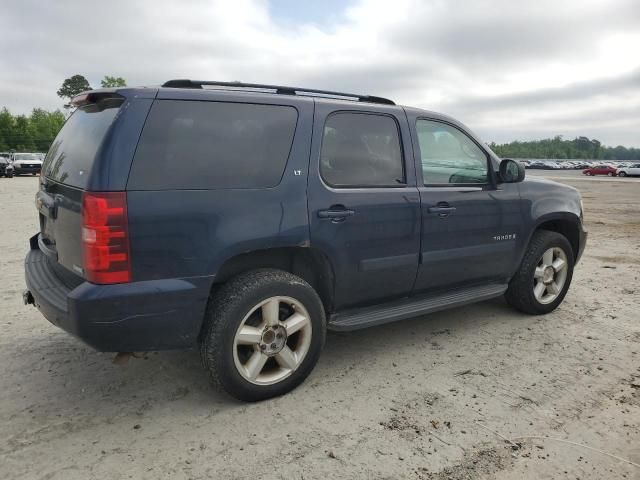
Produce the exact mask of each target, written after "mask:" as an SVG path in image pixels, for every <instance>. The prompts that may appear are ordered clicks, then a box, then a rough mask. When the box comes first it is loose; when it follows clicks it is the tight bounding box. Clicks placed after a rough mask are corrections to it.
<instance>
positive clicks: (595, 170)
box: [582, 165, 617, 177]
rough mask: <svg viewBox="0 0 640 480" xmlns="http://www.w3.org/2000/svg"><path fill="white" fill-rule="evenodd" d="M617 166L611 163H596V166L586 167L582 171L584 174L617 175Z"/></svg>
mask: <svg viewBox="0 0 640 480" xmlns="http://www.w3.org/2000/svg"><path fill="white" fill-rule="evenodd" d="M616 170H617V169H616V168H615V167H612V166H611V165H596V166H595V167H590V168H586V169H584V170H583V171H582V173H583V174H584V175H608V176H610V177H615V176H616Z"/></svg>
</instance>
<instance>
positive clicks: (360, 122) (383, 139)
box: [320, 112, 406, 188]
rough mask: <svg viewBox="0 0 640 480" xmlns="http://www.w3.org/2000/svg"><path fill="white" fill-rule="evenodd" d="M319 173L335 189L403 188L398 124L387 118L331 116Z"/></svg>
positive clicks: (368, 115)
mask: <svg viewBox="0 0 640 480" xmlns="http://www.w3.org/2000/svg"><path fill="white" fill-rule="evenodd" d="M320 172H321V174H322V178H323V179H324V181H325V182H326V183H328V184H329V185H331V186H332V187H341V188H345V187H399V186H404V184H405V183H406V182H405V175H404V168H403V165H402V149H401V147H400V135H399V133H398V124H397V123H396V121H395V120H394V119H393V118H392V117H390V116H387V115H376V114H368V113H351V112H339V113H334V114H332V115H331V116H329V118H327V121H326V123H325V126H324V132H323V138H322V153H321V158H320Z"/></svg>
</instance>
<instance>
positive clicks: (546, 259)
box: [533, 247, 568, 304]
mask: <svg viewBox="0 0 640 480" xmlns="http://www.w3.org/2000/svg"><path fill="white" fill-rule="evenodd" d="M567 263H568V262H567V255H566V253H564V250H562V249H561V248H558V247H552V248H549V249H548V250H547V251H545V252H544V253H543V254H542V257H541V258H540V260H539V261H538V265H537V267H536V269H535V271H534V274H533V294H534V296H535V297H536V300H537V301H538V302H540V303H542V304H548V303H551V302H553V301H554V300H555V299H556V298H558V295H560V292H562V288H563V287H564V284H565V281H566V280H567V271H568V267H567Z"/></svg>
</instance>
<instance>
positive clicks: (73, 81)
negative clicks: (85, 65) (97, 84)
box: [57, 75, 91, 100]
mask: <svg viewBox="0 0 640 480" xmlns="http://www.w3.org/2000/svg"><path fill="white" fill-rule="evenodd" d="M87 90H91V85H89V81H88V80H87V79H86V78H84V77H83V76H82V75H74V76H73V77H69V78H67V79H66V80H65V81H64V82H62V86H61V87H60V89H59V90H58V92H57V93H58V96H59V97H60V98H66V99H69V100H71V98H73V97H75V96H76V95H78V94H79V93H82V92H86V91H87Z"/></svg>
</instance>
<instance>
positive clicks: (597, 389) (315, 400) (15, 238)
mask: <svg viewBox="0 0 640 480" xmlns="http://www.w3.org/2000/svg"><path fill="white" fill-rule="evenodd" d="M563 178H564V177H563ZM601 180H603V181H601ZM563 181H566V182H567V183H571V184H573V185H574V186H576V187H578V188H579V189H580V190H581V191H582V192H583V195H584V201H585V206H586V212H587V214H586V220H587V224H588V228H589V230H590V240H589V246H588V248H587V251H586V253H585V256H584V259H583V261H582V263H581V264H580V265H579V266H578V268H577V271H576V274H575V277H574V282H573V285H572V287H571V290H570V292H569V294H568V296H567V298H566V300H565V302H564V304H563V305H562V306H561V307H560V308H559V309H558V310H557V311H555V312H554V313H553V314H550V315H548V316H545V317H530V316H525V315H521V314H518V313H516V312H514V311H513V310H511V309H510V308H509V307H508V306H506V305H505V303H504V302H503V301H502V300H495V301H490V302H485V303H481V304H478V305H475V306H469V307H464V308H459V309H455V310H451V311H448V312H442V313H438V314H434V315H430V316H428V317H422V318H416V319H412V320H409V321H405V322H402V323H396V324H391V325H387V326H383V327H378V328H374V329H370V330H367V331H363V332H359V333H352V334H340V335H337V334H332V335H329V338H328V341H327V346H326V349H325V351H324V353H323V355H322V357H321V359H320V363H319V365H318V366H317V368H316V370H315V371H314V372H313V373H312V374H311V376H310V378H309V379H308V380H307V381H306V382H305V383H304V384H303V385H302V386H301V387H300V388H298V389H297V390H296V391H294V392H293V393H291V394H289V395H287V396H285V397H282V398H278V399H275V400H272V401H266V402H262V403H259V404H250V405H247V404H241V403H238V402H235V401H233V400H231V399H230V398H228V397H226V396H224V395H222V394H220V393H217V392H215V391H213V390H212V389H211V388H210V386H209V384H208V381H207V377H206V375H205V374H204V372H203V371H202V370H201V367H200V364H199V360H198V356H197V354H196V353H195V352H164V353H157V354H149V355H148V356H147V357H146V358H145V359H133V360H132V361H131V362H130V363H129V365H128V366H126V367H120V366H116V365H113V364H112V363H111V358H112V356H111V355H108V354H100V353H96V352H93V351H92V350H90V349H89V348H87V347H85V346H84V345H83V344H82V343H80V342H79V341H77V340H75V339H74V338H72V337H70V336H69V335H67V334H65V333H64V332H62V331H60V330H58V329H56V328H55V327H53V326H51V325H50V324H49V323H47V322H46V321H45V320H44V318H43V317H42V316H41V315H40V314H39V313H38V311H37V310H36V309H34V308H33V307H25V306H24V305H22V300H21V298H20V293H21V291H22V289H23V273H22V260H23V257H24V254H25V250H26V247H27V238H28V237H29V236H30V235H31V234H32V233H33V232H35V231H36V229H37V224H36V213H35V208H34V205H33V199H34V196H33V195H34V193H35V189H36V179H35V178H31V177H21V178H14V179H11V180H10V179H4V178H0V205H1V206H2V208H1V209H0V224H1V225H2V226H3V227H2V228H3V231H2V234H1V236H0V251H1V252H2V258H1V259H0V265H1V272H2V275H1V276H0V278H1V279H2V287H1V289H0V312H1V314H2V315H1V316H0V365H2V370H1V371H2V375H1V377H0V432H1V435H0V478H3V479H4V478H7V479H13V478H37V479H65V480H67V479H88V478H97V479H98V478H99V479H102V478H113V479H116V478H136V479H137V478H150V479H151V478H153V479H156V478H171V479H176V480H177V479H205V478H207V479H209V478H286V479H298V478H305V479H310V478H415V479H445V478H452V479H474V478H499V479H514V478H531V479H534V478H535V479H539V478H571V479H576V478H580V479H595V478H607V479H611V478H629V479H630V478H636V479H637V478H640V466H638V465H636V466H634V465H632V464H631V463H627V462H625V461H624V460H620V459H617V458H615V457H614V456H616V457H621V458H624V459H627V460H629V461H631V462H635V463H636V464H640V323H639V319H640V282H639V280H638V277H639V276H640V256H639V254H638V251H639V249H640V208H639V204H640V183H638V182H616V181H615V180H614V181H607V180H604V179H591V180H588V181H585V180H582V179H581V180H579V181H578V180H577V179H576V180H573V177H572V176H571V175H566V180H563ZM503 437H504V438H508V439H510V442H513V443H514V444H515V445H513V444H512V443H510V442H507V441H505V440H504V439H503ZM543 437H550V438H543ZM560 440H565V441H569V442H575V443H576V444H581V446H579V445H575V444H570V443H565V442H561V441H560Z"/></svg>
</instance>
